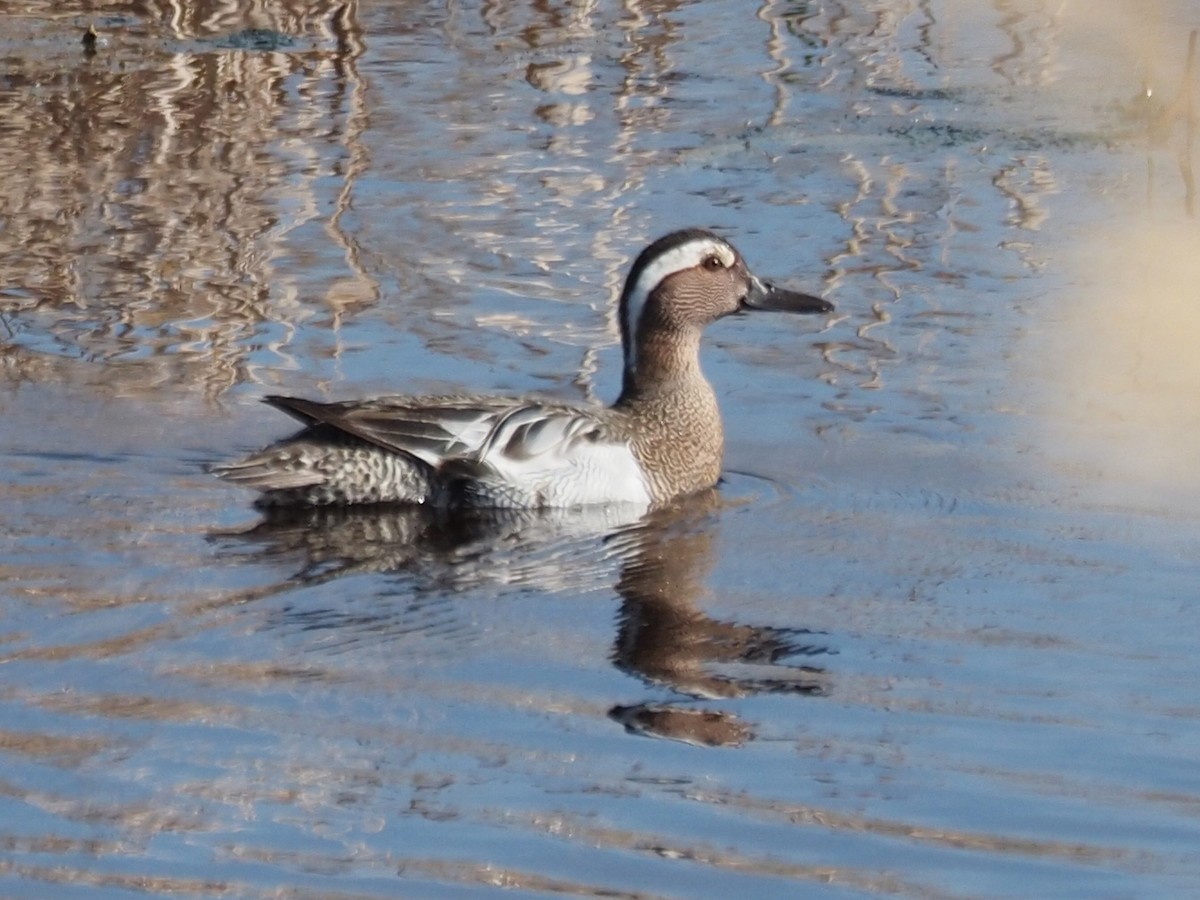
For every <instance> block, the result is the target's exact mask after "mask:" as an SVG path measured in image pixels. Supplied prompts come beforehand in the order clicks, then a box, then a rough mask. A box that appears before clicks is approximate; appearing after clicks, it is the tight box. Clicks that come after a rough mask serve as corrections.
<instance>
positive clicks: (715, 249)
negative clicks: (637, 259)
mask: <svg viewBox="0 0 1200 900" xmlns="http://www.w3.org/2000/svg"><path fill="white" fill-rule="evenodd" d="M709 256H716V257H717V259H719V260H721V262H722V263H724V264H725V267H726V268H729V267H730V266H732V265H733V263H734V260H735V259H736V257H735V256H734V253H733V250H732V248H730V246H729V245H728V244H726V243H725V242H724V241H719V240H714V239H713V238H694V239H692V240H690V241H685V242H684V243H682V244H680V245H679V246H678V247H672V248H671V249H670V250H668V251H667V252H666V253H663V254H662V255H661V256H659V257H658V258H657V259H655V260H654V261H653V262H651V263H650V265H648V266H646V268H644V269H642V271H641V274H640V275H638V279H637V281H636V282H634V284H633V287H631V288H630V289H629V296H628V297H627V298H626V299H625V308H624V309H623V311H622V312H623V314H624V316H625V333H626V334H627V335H629V346H628V347H627V348H626V360H625V365H626V368H628V369H629V370H630V371H633V370H634V369H636V368H637V346H638V340H637V339H638V325H639V324H641V321H642V310H644V309H645V308H646V301H648V300H649V299H650V292H651V291H653V290H654V289H655V288H656V287H658V286H659V285H660V284H661V283H662V281H663V279H664V278H667V277H668V276H670V275H674V274H675V273H676V272H682V271H684V270H685V269H692V268H695V267H696V266H698V265H700V264H701V263H702V262H704V260H705V259H707V258H708V257H709Z"/></svg>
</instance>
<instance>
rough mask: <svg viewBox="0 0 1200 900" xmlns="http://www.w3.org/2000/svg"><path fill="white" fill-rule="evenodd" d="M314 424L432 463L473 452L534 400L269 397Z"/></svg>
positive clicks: (291, 414)
mask: <svg viewBox="0 0 1200 900" xmlns="http://www.w3.org/2000/svg"><path fill="white" fill-rule="evenodd" d="M263 402H264V403H268V404H270V405H271V406H273V407H275V408H276V409H278V410H282V411H283V412H285V413H287V414H288V415H290V416H292V417H293V418H295V419H298V420H300V421H301V422H303V423H304V424H305V425H307V426H309V427H318V426H325V427H326V428H332V429H334V430H335V431H338V432H342V433H343V434H348V435H352V436H354V437H356V438H359V439H360V440H364V441H366V442H368V443H370V444H374V445H376V446H377V447H381V448H383V449H384V450H391V451H393V452H397V453H407V454H409V455H411V456H415V457H417V458H418V459H420V460H422V461H423V462H426V463H428V464H429V465H432V466H437V465H439V464H440V463H441V462H442V461H443V460H446V459H449V458H453V457H459V456H469V455H471V454H473V453H475V452H476V451H478V450H479V448H480V447H481V446H482V445H483V444H484V442H485V441H486V440H487V439H488V436H489V435H490V434H491V432H492V429H493V428H494V427H495V424H496V422H497V421H498V420H499V419H500V418H502V417H503V416H504V415H505V414H506V413H508V412H511V411H512V410H514V409H519V408H521V407H523V406H526V405H528V404H529V401H527V400H521V399H519V398H511V397H461V396H429V397H377V398H375V399H373V400H349V401H344V402H340V403H319V402H317V401H314V400H305V399H302V398H299V397H280V396H269V397H264V398H263Z"/></svg>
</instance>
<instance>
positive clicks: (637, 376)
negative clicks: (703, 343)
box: [616, 328, 711, 406]
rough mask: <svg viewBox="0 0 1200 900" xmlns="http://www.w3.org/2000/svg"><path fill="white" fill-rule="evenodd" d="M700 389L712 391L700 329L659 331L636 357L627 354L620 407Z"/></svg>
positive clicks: (640, 345)
mask: <svg viewBox="0 0 1200 900" xmlns="http://www.w3.org/2000/svg"><path fill="white" fill-rule="evenodd" d="M696 389H701V390H704V389H708V390H711V388H709V387H708V383H707V382H706V381H705V380H704V374H703V373H702V372H701V371H700V329H698V328H689V329H671V330H669V331H668V330H666V329H663V330H656V331H653V332H649V333H647V334H645V335H642V338H641V340H640V341H639V343H638V347H637V350H636V353H634V352H632V351H630V352H627V353H626V355H625V375H624V379H623V381H622V385H621V396H620V398H618V400H617V404H616V405H617V406H627V405H629V404H630V403H633V402H634V401H635V400H645V399H647V398H651V397H655V396H661V395H663V394H671V393H675V392H677V391H687V390H696Z"/></svg>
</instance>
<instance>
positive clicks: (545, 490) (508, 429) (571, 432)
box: [479, 407, 651, 507]
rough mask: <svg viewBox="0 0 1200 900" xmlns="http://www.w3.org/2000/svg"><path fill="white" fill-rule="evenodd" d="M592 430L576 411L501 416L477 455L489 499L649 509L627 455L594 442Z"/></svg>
mask: <svg viewBox="0 0 1200 900" xmlns="http://www.w3.org/2000/svg"><path fill="white" fill-rule="evenodd" d="M594 431H595V422H594V420H591V419H589V418H588V417H587V416H586V415H580V414H579V413H577V412H558V411H547V410H540V409H537V408H536V407H530V408H528V409H523V410H519V411H518V412H516V413H514V414H511V415H509V416H507V417H505V419H504V420H503V421H501V422H499V423H497V426H496V428H495V430H494V431H493V433H492V435H491V436H490V437H489V439H488V441H487V442H486V443H485V444H484V446H483V447H481V448H480V451H479V457H480V461H481V462H483V463H486V464H487V466H488V467H489V468H490V469H491V470H492V472H494V473H495V475H494V484H493V489H494V491H495V499H496V500H497V501H498V503H499V504H500V505H511V506H514V507H572V506H592V505H594V504H601V503H632V504H639V505H643V506H646V505H649V503H650V499H651V498H650V486H649V485H648V484H647V483H646V477H645V475H644V474H643V473H642V468H641V466H640V465H639V463H638V461H637V457H635V456H634V455H633V450H632V449H631V448H630V447H629V445H628V444H627V443H625V442H624V441H608V440H596V437H595V434H594Z"/></svg>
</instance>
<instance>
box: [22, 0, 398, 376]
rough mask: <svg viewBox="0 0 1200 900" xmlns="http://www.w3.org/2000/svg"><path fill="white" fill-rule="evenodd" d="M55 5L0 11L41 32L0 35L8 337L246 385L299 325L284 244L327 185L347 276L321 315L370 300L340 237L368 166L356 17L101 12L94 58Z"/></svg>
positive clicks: (153, 8)
mask: <svg viewBox="0 0 1200 900" xmlns="http://www.w3.org/2000/svg"><path fill="white" fill-rule="evenodd" d="M55 10H56V7H55V6H53V5H51V6H49V7H46V6H42V5H39V4H28V3H26V4H11V3H6V4H0V15H2V16H5V17H9V16H12V15H14V14H15V13H16V12H18V11H19V12H20V13H22V14H23V15H25V16H30V17H32V16H38V17H40V18H42V19H44V21H43V22H42V23H41V25H40V28H39V30H38V31H37V33H36V34H35V38H36V42H35V45H34V47H33V48H31V47H29V46H28V45H26V44H24V43H21V42H16V41H5V40H0V53H2V54H3V56H4V57H5V59H4V62H5V67H6V75H5V78H4V80H3V82H2V83H0V120H3V121H4V122H5V125H6V127H4V128H3V129H0V171H3V173H4V177H3V178H2V179H0V216H2V217H3V219H4V222H5V228H4V229H3V231H0V270H2V271H3V272H4V275H5V278H4V284H3V285H2V287H0V291H2V292H0V311H2V312H3V315H4V324H5V326H6V327H7V328H8V330H9V331H10V332H11V333H13V334H14V335H15V336H16V337H17V338H18V339H28V340H30V341H32V342H33V343H34V345H35V348H36V349H37V350H39V351H41V352H48V353H51V354H61V355H65V356H82V357H84V358H87V359H91V360H96V359H99V360H103V361H106V362H110V363H119V362H122V361H124V360H128V359H137V360H139V361H140V362H141V363H142V365H140V366H138V367H136V369H135V370H133V371H129V370H125V369H122V368H120V367H114V368H112V369H111V370H110V372H109V376H108V377H109V380H110V381H111V382H116V381H120V380H121V376H122V375H125V376H126V378H127V380H128V381H129V382H130V383H131V384H133V383H136V384H140V385H142V386H145V385H146V383H147V382H150V383H159V382H162V381H178V380H184V381H188V382H192V383H200V384H203V385H204V388H205V390H206V392H208V393H209V394H210V395H214V394H217V393H220V392H221V391H223V390H225V389H226V388H228V387H229V386H231V385H232V384H234V383H236V382H237V381H238V380H239V379H240V378H242V377H244V370H245V367H246V365H247V362H246V360H247V356H248V353H249V347H250V346H251V339H252V338H253V336H254V335H255V333H256V329H257V328H258V326H259V324H260V323H262V322H273V321H282V322H286V323H291V322H293V321H294V320H295V319H296V318H297V316H298V314H299V312H298V310H297V309H296V305H297V298H298V295H299V294H300V293H301V291H302V290H303V288H304V285H303V282H302V280H301V279H302V276H301V275H299V274H297V267H295V266H294V265H290V264H288V265H280V264H279V261H280V260H281V259H285V258H286V257H288V255H289V254H290V253H292V252H293V251H292V250H291V249H290V247H289V234H290V232H292V231H293V230H294V229H296V228H298V227H300V226H301V225H302V224H304V223H305V222H307V221H309V220H312V219H314V218H316V217H317V216H318V215H319V214H322V213H321V210H320V206H321V202H320V201H321V197H320V194H319V189H318V187H317V184H318V182H319V181H320V180H321V179H322V178H330V177H335V178H339V179H340V180H341V182H342V190H341V192H340V193H339V195H338V198H337V200H336V202H335V204H334V207H335V212H334V215H333V216H332V217H331V219H330V220H329V224H328V226H327V227H326V232H327V234H328V236H329V238H330V239H331V240H333V241H334V242H336V243H339V244H341V245H342V246H343V247H344V248H345V250H346V259H347V261H348V263H349V274H348V275H347V276H346V279H344V280H343V281H342V282H341V283H339V284H338V285H337V286H336V287H335V288H334V289H331V290H329V292H328V293H327V296H326V300H327V307H328V314H329V316H330V317H331V318H336V316H337V315H338V314H339V313H340V312H341V311H342V310H343V309H344V308H345V307H346V305H347V304H350V305H354V304H360V303H363V302H370V301H371V300H372V299H373V297H374V294H375V287H374V284H373V282H372V281H371V279H370V278H369V277H367V276H366V275H365V274H364V273H363V272H362V270H361V268H360V267H356V266H355V263H354V260H355V258H356V252H355V250H354V245H353V241H352V240H351V239H350V238H349V237H348V236H347V235H345V233H344V232H343V231H342V229H341V228H340V227H339V223H338V219H339V214H340V212H341V210H342V209H343V208H344V205H345V198H346V190H347V189H348V187H349V185H350V184H351V183H352V182H353V179H354V178H355V176H356V173H357V172H358V171H360V170H361V168H362V165H363V163H362V158H363V153H362V150H361V148H360V147H359V146H358V140H359V137H358V136H359V135H360V134H361V131H362V128H363V125H362V124H361V118H362V116H363V115H364V113H363V107H362V100H361V96H360V95H361V93H362V87H361V84H360V82H359V79H358V76H357V74H356V69H355V67H356V60H357V58H358V56H359V55H360V53H361V52H362V40H361V35H360V32H359V28H358V26H357V24H356V13H355V10H356V6H355V4H341V3H332V2H330V3H317V4H313V3H304V4H298V3H289V2H286V0H278V2H273V3H268V4H256V5H255V6H254V8H253V9H251V10H249V11H246V10H245V9H244V5H243V4H234V3H196V4H183V5H177V4H169V3H146V4H135V5H134V6H132V7H127V8H124V7H123V8H122V12H121V14H119V15H114V16H110V17H108V18H104V17H98V18H97V20H96V24H97V27H98V30H99V33H100V39H99V41H98V43H97V48H96V52H95V53H94V54H87V53H84V52H83V47H82V46H81V44H80V33H81V31H82V28H81V27H80V26H79V24H78V23H79V21H80V20H79V19H77V18H73V17H67V16H63V15H61V14H59V15H51V13H52V12H54V11H55ZM59 12H60V13H61V11H59ZM85 21H86V20H85ZM162 24H165V25H166V26H167V28H168V32H167V33H166V34H164V33H163V32H162V30H161V28H160V26H161V25H162ZM251 29H258V31H251ZM256 39H257V40H258V41H259V42H258V43H256ZM263 42H265V48H264V43H263ZM38 45H40V46H41V47H43V48H44V47H49V48H51V52H50V53H49V54H45V53H41V52H37V49H38ZM339 157H340V158H341V161H340V162H339V161H338V158H339ZM288 339H289V336H288V333H287V330H286V329H284V331H283V332H282V333H274V334H269V335H268V336H266V337H265V338H264V339H263V340H264V341H265V342H266V343H268V344H269V345H276V346H278V347H280V348H281V347H282V346H283V345H286V343H287V342H288ZM18 365H19V363H18ZM18 371H19V369H18ZM10 374H12V373H11V371H10ZM30 377H33V375H32V373H31V374H30Z"/></svg>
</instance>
